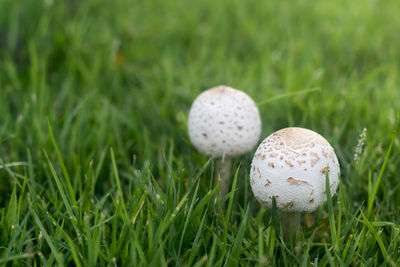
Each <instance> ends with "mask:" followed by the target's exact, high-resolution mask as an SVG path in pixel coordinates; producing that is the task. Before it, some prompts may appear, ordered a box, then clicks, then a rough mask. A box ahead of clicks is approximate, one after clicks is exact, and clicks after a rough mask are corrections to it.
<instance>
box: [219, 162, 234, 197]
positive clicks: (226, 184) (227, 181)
mask: <svg viewBox="0 0 400 267" xmlns="http://www.w3.org/2000/svg"><path fill="white" fill-rule="evenodd" d="M231 169H232V159H231V158H229V157H222V158H219V159H218V160H217V168H216V176H215V179H216V184H218V179H220V180H221V187H220V189H219V199H222V198H223V197H224V196H225V195H226V194H227V193H228V192H229V188H230V186H231Z"/></svg>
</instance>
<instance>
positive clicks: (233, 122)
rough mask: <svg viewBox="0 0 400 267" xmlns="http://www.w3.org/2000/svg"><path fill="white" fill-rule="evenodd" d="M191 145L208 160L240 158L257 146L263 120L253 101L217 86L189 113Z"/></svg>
mask: <svg viewBox="0 0 400 267" xmlns="http://www.w3.org/2000/svg"><path fill="white" fill-rule="evenodd" d="M188 124H189V125H188V126H189V137H190V141H191V142H192V144H193V145H194V146H195V147H196V148H197V149H198V150H199V151H200V152H201V153H202V154H205V155H209V156H214V157H221V156H223V155H224V154H225V155H226V156H237V155H240V154H244V153H246V152H248V151H250V150H251V149H252V148H253V147H254V146H255V145H256V144H257V142H258V139H259V137H260V133H261V119H260V114H259V112H258V108H257V106H256V104H255V103H254V101H253V100H252V99H251V98H250V97H249V96H248V95H247V94H245V93H243V92H242V91H239V90H236V89H233V88H230V87H228V86H218V87H214V88H211V89H208V90H206V91H204V92H203V93H201V94H200V95H199V96H198V97H197V98H196V99H195V101H194V102H193V104H192V107H191V108H190V112H189V121H188Z"/></svg>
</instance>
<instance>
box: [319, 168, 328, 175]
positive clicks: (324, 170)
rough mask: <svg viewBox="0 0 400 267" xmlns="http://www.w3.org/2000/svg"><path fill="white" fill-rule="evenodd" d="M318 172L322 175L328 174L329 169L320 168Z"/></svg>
mask: <svg viewBox="0 0 400 267" xmlns="http://www.w3.org/2000/svg"><path fill="white" fill-rule="evenodd" d="M320 172H321V173H322V174H326V173H327V172H329V167H325V168H322V169H321V170H320Z"/></svg>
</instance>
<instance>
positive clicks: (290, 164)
mask: <svg viewBox="0 0 400 267" xmlns="http://www.w3.org/2000/svg"><path fill="white" fill-rule="evenodd" d="M285 163H286V165H288V166H289V167H291V168H292V167H294V165H293V163H292V162H291V161H290V160H285Z"/></svg>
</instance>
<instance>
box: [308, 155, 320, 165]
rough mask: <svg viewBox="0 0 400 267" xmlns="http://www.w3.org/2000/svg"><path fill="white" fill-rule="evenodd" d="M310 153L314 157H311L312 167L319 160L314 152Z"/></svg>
mask: <svg viewBox="0 0 400 267" xmlns="http://www.w3.org/2000/svg"><path fill="white" fill-rule="evenodd" d="M310 155H311V156H312V157H314V159H311V167H314V165H315V164H317V162H318V161H319V160H320V158H319V156H318V154H317V153H315V152H311V153H310Z"/></svg>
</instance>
